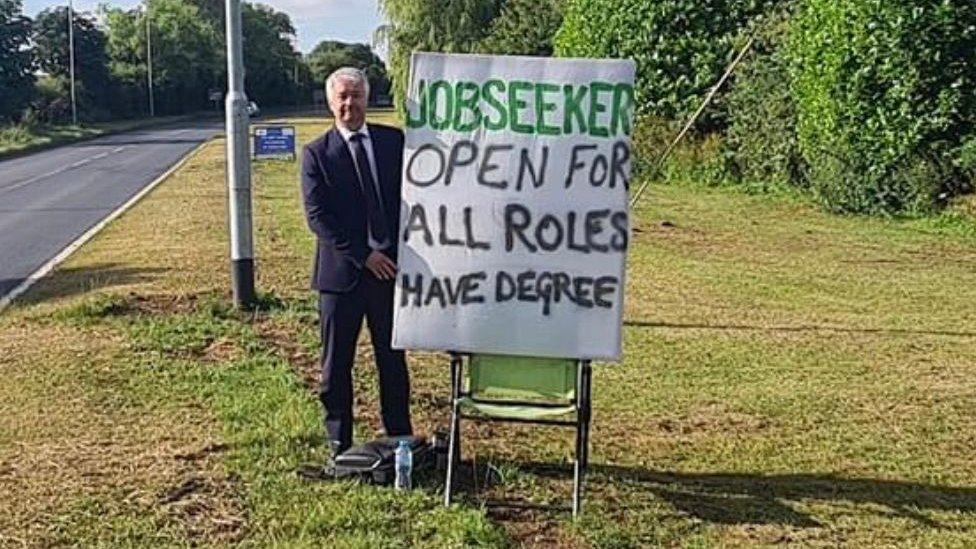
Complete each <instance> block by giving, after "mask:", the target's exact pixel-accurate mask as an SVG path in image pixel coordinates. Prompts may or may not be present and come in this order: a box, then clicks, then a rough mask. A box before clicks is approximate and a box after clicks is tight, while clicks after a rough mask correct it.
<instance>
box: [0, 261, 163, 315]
mask: <svg viewBox="0 0 976 549" xmlns="http://www.w3.org/2000/svg"><path fill="white" fill-rule="evenodd" d="M167 270H168V269H165V268H135V267H122V266H120V265H119V264H117V263H105V264H101V265H95V266H91V267H75V268H69V269H57V270H56V271H54V272H53V273H51V274H49V275H48V276H46V277H44V278H43V279H41V280H40V281H39V282H37V283H36V284H35V285H34V286H33V287H31V289H30V291H28V292H27V293H26V294H25V295H22V296H20V297H19V298H17V303H19V304H22V305H28V304H34V303H40V302H43V301H47V300H51V299H59V298H64V297H71V296H75V295H80V294H84V293H87V292H90V291H94V290H100V289H103V288H111V287H115V286H124V285H127V284H136V283H143V282H151V281H153V280H155V279H156V278H158V277H159V276H160V275H162V274H163V273H165V272H166V271H167ZM21 282H23V279H10V280H0V288H6V287H7V286H9V287H10V289H12V288H14V287H16V286H17V285H18V284H20V283H21Z"/></svg>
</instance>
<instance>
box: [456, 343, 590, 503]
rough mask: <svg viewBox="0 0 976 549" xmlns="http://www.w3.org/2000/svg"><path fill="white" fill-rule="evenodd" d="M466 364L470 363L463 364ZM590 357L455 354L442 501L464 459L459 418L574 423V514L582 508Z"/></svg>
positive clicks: (587, 425) (585, 463)
mask: <svg viewBox="0 0 976 549" xmlns="http://www.w3.org/2000/svg"><path fill="white" fill-rule="evenodd" d="M465 363H467V368H465ZM590 378H591V368H590V361H589V360H576V359H558V358H534V357H517V356H501V355H482V354H461V353H451V432H450V439H449V442H448V459H447V480H446V483H445V486H444V505H450V504H451V496H452V491H453V488H454V476H455V475H454V472H455V468H456V466H457V462H458V461H460V458H461V419H470V420H472V421H507V422H513V423H533V424H541V425H561V426H567V427H575V428H576V450H575V456H574V458H575V459H574V464H573V507H572V509H573V516H574V517H576V516H578V515H579V513H580V510H581V508H582V493H583V479H584V477H585V476H586V466H587V462H588V458H589V435H590V413H591V409H590Z"/></svg>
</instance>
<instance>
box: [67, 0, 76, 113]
mask: <svg viewBox="0 0 976 549" xmlns="http://www.w3.org/2000/svg"><path fill="white" fill-rule="evenodd" d="M74 18H75V7H74V2H73V0H68V60H69V61H68V64H69V65H71V67H70V69H69V72H70V73H71V123H72V124H75V125H77V124H78V103H77V101H76V100H75V21H74Z"/></svg>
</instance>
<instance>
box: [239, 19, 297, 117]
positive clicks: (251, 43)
mask: <svg viewBox="0 0 976 549" xmlns="http://www.w3.org/2000/svg"><path fill="white" fill-rule="evenodd" d="M241 26H242V29H243V35H244V74H245V81H244V85H245V89H246V92H247V96H248V98H250V99H253V100H255V101H257V102H258V103H259V104H262V105H281V104H284V103H287V102H292V101H294V100H295V98H296V94H297V93H298V83H297V82H296V76H300V75H299V74H298V72H296V69H297V68H298V63H299V59H300V58H299V54H298V52H296V51H295V49H294V48H293V47H292V44H291V40H290V38H294V36H295V28H294V27H293V26H292V24H291V19H289V17H288V14H286V13H282V12H279V11H275V10H274V9H272V8H271V7H269V6H265V5H262V4H247V3H246V4H243V5H242V7H241Z"/></svg>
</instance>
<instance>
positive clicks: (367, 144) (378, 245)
mask: <svg viewBox="0 0 976 549" xmlns="http://www.w3.org/2000/svg"><path fill="white" fill-rule="evenodd" d="M336 129H337V130H339V135H341V136H342V140H343V141H345V142H346V148H347V149H349V156H351V157H352V165H353V166H354V167H355V168H356V173H357V174H359V165H358V164H356V153H355V151H354V150H353V148H352V143H351V142H350V140H351V139H352V136H354V135H356V134H359V135H362V136H363V140H362V143H363V148H364V149H366V160H367V161H368V162H369V170H370V171H371V172H373V188H374V189H376V196H378V197H379V199H380V207H381V208H382V211H383V212H386V205H385V204H383V189H382V188H381V187H380V184H379V181H378V180H377V179H378V178H379V176H380V175H379V172H378V171H377V170H376V155H374V154H373V140H372V138H371V137H370V135H369V128H368V127H367V126H366V124H363V125H362V126H361V127H360V128H359V129H358V130H356V131H352V130H350V129H349V128H346V127H343V126H340V125H338V124H336ZM360 180H362V177H361V176H360ZM386 230H387V233H389V231H397V230H399V227H387V228H386ZM366 236H367V241H368V243H369V247H370V248H372V249H374V250H385V249H386V248H389V247H390V244H391V241H390V236H389V234H387V237H386V242H377V241H375V240H374V239H373V235H372V233H371V232H370V231H369V219H367V220H366Z"/></svg>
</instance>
